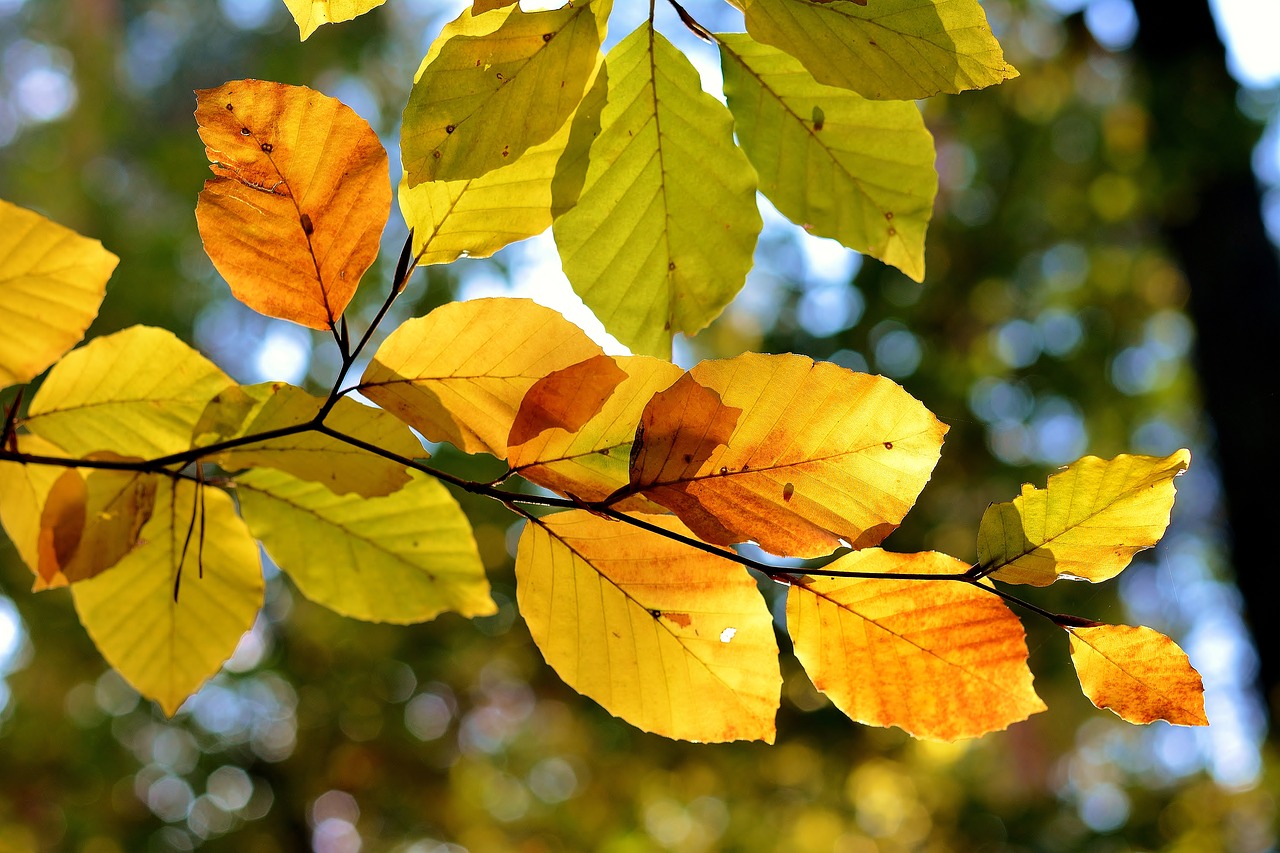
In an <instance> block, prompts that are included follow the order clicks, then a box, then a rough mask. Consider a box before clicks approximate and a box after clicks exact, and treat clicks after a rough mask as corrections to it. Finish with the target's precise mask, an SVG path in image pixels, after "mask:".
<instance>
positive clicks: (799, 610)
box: [787, 548, 1045, 741]
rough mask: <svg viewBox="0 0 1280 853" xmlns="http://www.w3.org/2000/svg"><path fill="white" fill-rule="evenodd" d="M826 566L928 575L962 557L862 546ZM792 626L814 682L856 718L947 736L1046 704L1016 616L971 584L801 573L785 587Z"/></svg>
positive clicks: (955, 566)
mask: <svg viewBox="0 0 1280 853" xmlns="http://www.w3.org/2000/svg"><path fill="white" fill-rule="evenodd" d="M825 568H827V569H830V570H832V571H851V572H887V573H896V574H900V573H911V574H923V575H934V574H963V573H964V571H965V570H966V569H968V566H967V565H965V564H964V563H962V562H960V561H959V560H957V559H955V558H954V557H948V556H947V555H945V554H939V553H936V552H927V553H922V554H893V553H890V552H888V551H882V550H880V549H879V548H868V549H865V550H862V551H856V552H854V553H852V554H846V555H845V556H843V557H841V558H840V559H838V560H836V561H835V562H834V563H832V564H831V565H829V566H826V567H825ZM787 631H788V632H789V633H790V634H791V639H792V641H793V642H794V644H795V652H796V657H798V658H799V659H800V662H801V663H802V664H803V665H804V668H805V671H806V672H808V673H809V677H810V678H811V679H812V680H813V684H814V686H815V687H817V688H818V689H819V690H821V691H822V692H823V693H825V694H826V695H827V696H828V697H829V698H830V699H831V701H832V702H834V703H835V705H836V707H838V708H839V709H840V710H841V711H843V712H844V713H846V714H848V715H849V717H851V718H852V719H854V720H856V721H858V722H860V723H866V724H868V725H873V726H898V727H899V728H901V729H903V730H904V731H906V732H907V733H908V734H911V735H913V736H915V737H919V738H928V739H930V740H945V741H954V740H959V739H960V738H969V737H980V736H982V735H984V734H987V733H988V732H994V731H1000V730H1002V729H1006V728H1008V727H1009V726H1010V725H1012V724H1013V723H1016V722H1019V721H1021V720H1025V719H1026V718H1027V717H1029V716H1031V715H1032V714H1035V713H1038V712H1039V711H1043V710H1045V705H1044V703H1043V702H1041V701H1040V697H1039V696H1037V695H1036V692H1035V689H1034V688H1033V687H1032V684H1031V682H1032V677H1031V670H1030V669H1028V668H1027V644H1026V635H1025V632H1024V631H1023V629H1022V623H1021V622H1019V621H1018V618H1017V617H1016V616H1014V615H1013V613H1011V612H1010V611H1009V608H1008V607H1006V606H1005V604H1004V602H1003V601H1001V600H1000V599H999V598H997V597H996V596H994V595H992V594H990V593H988V592H984V591H982V590H979V589H976V588H975V587H973V586H972V585H970V584H965V583H961V582H958V581H928V580H923V581H922V580H893V579H882V578H870V579H868V578H812V577H806V578H803V579H802V580H801V581H798V582H797V583H794V584H792V586H791V590H790V592H789V593H788V594H787Z"/></svg>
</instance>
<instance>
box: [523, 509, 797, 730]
mask: <svg viewBox="0 0 1280 853" xmlns="http://www.w3.org/2000/svg"><path fill="white" fill-rule="evenodd" d="M644 518H645V520H646V521H649V522H650V523H653V524H656V525H659V526H661V527H663V528H665V529H667V530H673V531H676V532H679V533H682V534H684V535H689V533H688V530H687V529H686V528H685V527H684V526H683V525H681V524H680V523H679V522H678V521H676V520H675V519H673V518H671V517H670V516H647V517H644ZM516 581H517V584H518V585H517V587H516V598H517V600H518V602H519V605H520V612H521V614H523V615H524V618H525V621H526V622H527V623H528V625H529V631H530V633H531V634H532V635H533V640H534V642H535V643H537V645H538V648H539V649H541V651H542V655H543V657H545V658H546V660H547V663H549V664H550V665H551V667H552V668H553V669H554V670H555V671H556V672H557V673H558V674H559V676H560V677H561V678H562V679H564V681H565V683H566V684H568V685H569V686H570V687H572V688H573V689H574V690H577V691H578V692H579V693H581V694H583V695H584V696H587V697H589V698H591V699H594V700H595V701H597V702H599V703H600V704H601V705H602V706H603V707H604V709H605V710H606V711H608V712H609V713H611V714H613V715H615V716H617V717H621V718H622V719H624V720H626V721H627V722H629V723H631V724H632V725H634V726H637V727H638V728H641V729H644V730H645V731H648V732H654V733H655V734H660V735H664V736H666V737H671V738H679V739H681V740H693V741H703V742H722V741H732V740H764V741H768V742H770V743H772V742H773V738H774V716H775V715H776V713H777V709H778V696H779V689H780V687H781V683H782V679H781V677H780V675H779V670H778V646H777V643H776V641H775V640H774V635H773V620H772V618H771V617H770V615H769V610H768V608H767V607H766V606H765V603H764V599H763V598H761V596H760V593H759V591H758V590H757V589H756V584H755V581H754V580H752V579H751V576H750V575H748V574H747V573H746V572H745V571H743V570H742V569H741V568H740V567H739V566H737V565H734V564H733V563H729V562H727V561H725V560H722V559H721V558H719V557H716V556H714V555H712V554H708V553H705V552H703V551H698V550H695V549H693V548H690V547H688V546H687V545H682V544H680V543H678V542H674V541H672V540H670V539H667V538H664V537H662V536H659V535H657V534H654V533H650V532H648V531H645V530H639V529H637V528H635V527H631V526H629V525H625V524H622V523H620V522H615V521H608V520H606V519H602V518H599V517H597V516H594V515H592V514H591V513H588V512H583V511H580V510H573V511H570V512H565V513H559V514H556V515H552V516H548V517H544V518H541V519H537V520H532V521H530V522H529V523H528V524H526V526H525V529H524V533H522V534H521V536H520V547H519V551H518V553H517V556H516Z"/></svg>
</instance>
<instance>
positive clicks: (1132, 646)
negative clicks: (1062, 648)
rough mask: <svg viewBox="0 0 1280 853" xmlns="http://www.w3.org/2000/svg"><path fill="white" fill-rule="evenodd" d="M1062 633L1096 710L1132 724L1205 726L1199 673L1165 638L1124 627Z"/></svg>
mask: <svg viewBox="0 0 1280 853" xmlns="http://www.w3.org/2000/svg"><path fill="white" fill-rule="evenodd" d="M1066 631H1067V634H1068V636H1069V637H1070V638H1071V663H1072V664H1074V665H1075V668H1076V675H1078V676H1079V677H1080V687H1081V688H1082V689H1083V690H1084V695H1085V696H1088V697H1089V701H1090V702H1092V703H1093V704H1094V705H1096V706H1097V707H1099V708H1109V709H1110V710H1111V711H1113V712H1115V714H1116V715H1117V716H1119V717H1120V718H1121V719H1122V720H1127V721H1129V722H1131V723H1139V724H1143V723H1150V722H1153V721H1155V720H1167V721H1168V722H1170V723H1173V724H1175V725H1179V726H1207V725H1209V719H1208V717H1206V716H1205V713H1204V683H1203V682H1202V681H1201V679H1200V673H1198V672H1196V670H1195V668H1194V667H1192V666H1191V661H1190V660H1188V659H1187V655H1186V652H1184V651H1182V649H1181V648H1179V647H1178V644H1177V643H1175V642H1174V641H1173V640H1170V639H1169V638H1168V637H1166V636H1165V635H1164V634H1161V633H1160V632H1159V631H1153V630H1152V629H1150V628H1146V627H1142V626H1138V627H1136V628H1135V627H1131V626H1129V625H1096V626H1094V627H1090V628H1067V629H1066Z"/></svg>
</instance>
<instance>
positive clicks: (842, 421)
mask: <svg viewBox="0 0 1280 853" xmlns="http://www.w3.org/2000/svg"><path fill="white" fill-rule="evenodd" d="M946 431H947V427H946V426H944V425H943V424H942V423H940V422H939V421H938V420H937V418H935V417H934V416H933V414H932V413H930V412H929V410H928V409H926V408H925V407H924V406H922V405H921V404H920V402H919V401H918V400H916V399H915V398H914V397H912V396H911V395H909V394H908V393H907V392H906V391H904V390H902V388H901V386H899V385H897V384H896V383H894V382H892V381H891V380H889V379H885V378H884V377H881V376H869V375H867V374H863V373H854V372H853V371H851V370H846V369H845V368H842V367H839V366H837V365H835V364H831V363H830V362H817V363H815V362H814V361H813V360H812V359H810V358H807V357H805V356H801V355H760V354H757V353H745V354H743V355H740V356H738V357H736V358H731V359H725V360H720V361H704V362H702V363H701V364H699V365H697V366H696V367H694V368H693V369H692V370H690V371H689V373H688V374H687V375H686V376H685V377H683V378H682V379H681V380H680V381H679V382H677V383H676V384H675V385H673V386H672V387H671V389H669V390H668V391H666V392H663V393H661V394H658V395H656V396H655V397H654V398H653V400H652V401H651V402H650V403H649V404H648V406H646V407H645V410H644V414H643V416H642V418H641V423H640V430H639V431H638V432H637V437H636V445H635V448H634V449H633V451H632V458H631V482H630V487H629V489H628V491H629V492H632V493H640V494H643V495H645V496H646V497H648V498H650V499H652V500H654V501H656V502H657V503H660V504H662V505H663V506H665V507H667V508H669V509H670V510H672V511H673V512H675V513H676V515H678V516H679V517H680V519H681V520H682V521H684V522H685V523H686V524H688V525H689V527H691V528H692V529H693V530H694V531H695V532H696V533H697V534H698V536H699V537H701V538H702V539H705V540H706V541H708V542H713V543H715V544H718V545H728V544H731V543H735V542H743V541H746V540H754V541H755V542H757V543H759V545H760V547H761V548H764V549H765V550H766V551H769V552H771V553H774V554H783V555H789V556H802V557H817V556H821V555H823V554H829V553H831V552H832V551H834V550H835V549H836V548H837V547H839V546H840V544H841V542H842V541H844V542H847V543H849V544H850V545H852V546H853V547H855V548H861V547H865V546H867V545H874V544H877V543H879V542H880V541H881V540H883V539H884V537H885V536H887V535H889V533H890V532H891V531H892V530H893V529H894V528H896V527H897V525H898V523H899V522H900V521H901V520H902V518H903V516H904V515H905V514H906V512H907V510H908V509H910V508H911V506H912V504H914V503H915V499H916V497H917V496H918V495H919V494H920V490H921V489H923V488H924V484H925V483H927V482H928V480H929V476H930V473H931V472H932V471H933V466H934V465H935V464H936V463H937V461H938V456H939V454H940V452H941V447H942V436H943V435H944V434H945V433H946Z"/></svg>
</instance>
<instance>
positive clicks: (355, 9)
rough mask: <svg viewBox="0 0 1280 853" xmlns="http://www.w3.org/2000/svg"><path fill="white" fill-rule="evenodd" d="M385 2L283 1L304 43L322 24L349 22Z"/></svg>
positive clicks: (347, 0)
mask: <svg viewBox="0 0 1280 853" xmlns="http://www.w3.org/2000/svg"><path fill="white" fill-rule="evenodd" d="M385 2H387V0H284V5H286V6H288V7H289V14H290V15H293V20H294V21H296V22H297V24H298V33H299V35H300V37H301V40H302V41H306V40H307V39H308V38H309V37H310V36H311V34H312V33H314V32H315V31H316V30H318V29H319V28H320V27H321V25H323V24H336V23H339V22H340V21H350V20H351V19H352V18H356V17H359V16H360V15H363V14H364V13H365V12H368V11H369V10H370V9H376V8H378V7H379V6H381V5H382V4H383V3H385Z"/></svg>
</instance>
